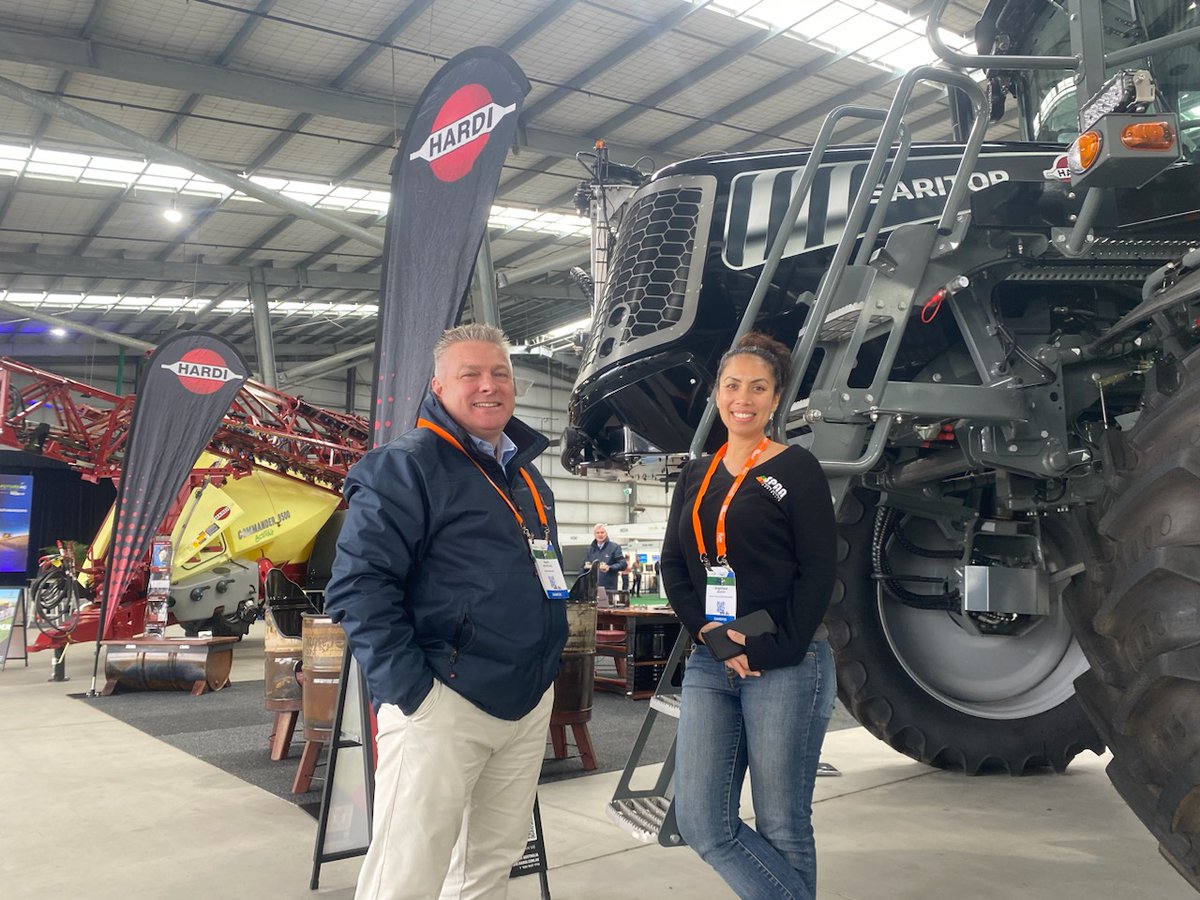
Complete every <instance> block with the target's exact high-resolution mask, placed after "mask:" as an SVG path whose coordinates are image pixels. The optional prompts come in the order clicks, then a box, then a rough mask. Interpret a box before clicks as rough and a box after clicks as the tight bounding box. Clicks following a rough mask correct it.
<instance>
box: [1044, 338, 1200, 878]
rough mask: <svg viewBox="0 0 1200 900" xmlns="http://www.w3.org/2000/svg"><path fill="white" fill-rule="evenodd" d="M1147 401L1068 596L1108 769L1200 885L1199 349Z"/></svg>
mask: <svg viewBox="0 0 1200 900" xmlns="http://www.w3.org/2000/svg"><path fill="white" fill-rule="evenodd" d="M1144 399H1145V402H1144V405H1143V408H1142V414H1141V416H1140V417H1139V418H1138V420H1137V422H1136V424H1135V425H1134V427H1133V429H1132V430H1131V431H1130V432H1128V433H1126V434H1121V433H1119V432H1118V433H1115V434H1113V435H1112V437H1111V438H1110V440H1109V451H1110V452H1109V470H1108V478H1107V481H1108V492H1107V495H1106V497H1105V498H1104V501H1103V503H1102V504H1101V508H1100V513H1099V517H1098V526H1097V527H1098V531H1099V542H1098V545H1097V547H1096V553H1097V556H1098V557H1099V558H1100V561H1099V563H1098V564H1096V565H1089V567H1088V578H1087V579H1077V580H1076V581H1077V584H1075V585H1073V586H1072V588H1071V590H1069V591H1068V593H1067V601H1068V603H1069V604H1071V607H1072V612H1073V613H1074V615H1075V618H1076V621H1077V623H1078V627H1079V629H1080V634H1079V637H1080V641H1081V642H1082V643H1083V646H1084V648H1085V650H1086V651H1087V653H1088V655H1089V656H1090V657H1091V661H1092V671H1091V672H1090V673H1088V674H1087V675H1086V676H1084V677H1083V678H1081V679H1080V681H1079V692H1080V697H1081V698H1082V700H1083V702H1084V705H1085V706H1086V708H1087V710H1088V712H1089V713H1090V714H1091V715H1092V718H1093V720H1094V721H1095V722H1096V725H1097V727H1099V729H1100V733H1101V734H1102V735H1103V736H1104V740H1105V743H1107V744H1108V745H1109V747H1110V748H1111V749H1112V751H1113V762H1112V763H1111V764H1110V765H1109V767H1108V773H1109V777H1110V778H1111V779H1112V781H1113V784H1114V785H1115V786H1116V788H1117V790H1118V791H1119V792H1120V793H1121V796H1122V797H1123V798H1124V799H1125V802H1126V803H1128V804H1129V806H1130V808H1131V809H1132V810H1133V811H1134V812H1135V813H1137V815H1138V817H1139V818H1140V819H1141V820H1142V822H1143V823H1144V824H1145V825H1146V826H1147V827H1148V828H1149V829H1150V831H1151V832H1153V834H1154V835H1155V837H1156V838H1158V840H1159V843H1160V845H1161V849H1162V853H1163V855H1164V856H1165V857H1166V858H1167V859H1168V860H1170V861H1171V863H1172V864H1173V865H1174V866H1175V867H1176V868H1177V869H1178V870H1179V871H1180V873H1181V874H1183V875H1184V877H1185V878H1187V879H1188V880H1189V881H1190V882H1191V883H1192V885H1193V886H1194V887H1196V888H1197V889H1200V351H1196V352H1193V353H1192V354H1191V355H1190V356H1189V357H1188V359H1187V360H1186V362H1185V363H1183V364H1176V365H1170V364H1167V363H1162V364H1160V365H1159V366H1158V367H1157V368H1156V369H1155V370H1154V371H1153V372H1152V373H1151V374H1150V378H1149V380H1148V384H1147V388H1146V395H1145V398H1144ZM1079 582H1082V583H1079Z"/></svg>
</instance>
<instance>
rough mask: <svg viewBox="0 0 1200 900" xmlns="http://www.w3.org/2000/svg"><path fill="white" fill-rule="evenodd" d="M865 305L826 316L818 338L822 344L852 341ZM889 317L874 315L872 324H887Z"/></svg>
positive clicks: (855, 304) (802, 331)
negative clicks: (855, 327)
mask: <svg viewBox="0 0 1200 900" xmlns="http://www.w3.org/2000/svg"><path fill="white" fill-rule="evenodd" d="M863 306H864V304H863V303H862V302H861V301H859V302H858V303H850V304H847V305H846V306H842V307H840V308H838V309H833V310H830V311H829V314H828V315H827V316H825V321H824V322H822V323H821V333H820V337H819V338H818V339H819V340H820V341H821V342H822V343H840V342H842V341H848V340H850V335H851V334H852V333H853V332H854V326H855V325H857V324H858V318H859V316H860V315H861V314H862V311H863ZM887 319H888V317H887V316H881V315H873V316H871V324H872V325H878V324H880V323H881V322H886V321H887ZM804 331H805V329H803V328H802V329H801V330H800V334H801V335H803V334H804Z"/></svg>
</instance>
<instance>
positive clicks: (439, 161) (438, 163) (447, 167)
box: [408, 84, 517, 182]
mask: <svg viewBox="0 0 1200 900" xmlns="http://www.w3.org/2000/svg"><path fill="white" fill-rule="evenodd" d="M516 109H517V104H515V103H513V104H512V105H511V106H501V105H500V104H498V103H496V102H494V101H493V100H492V95H491V94H490V93H488V90H487V88H485V87H484V86H483V85H481V84H465V85H463V86H462V87H460V88H459V89H458V90H457V91H455V92H454V93H453V94H451V95H450V96H449V97H448V98H446V102H445V103H444V104H442V108H441V109H440V110H438V114H437V116H436V117H435V118H434V120H433V128H432V129H430V134H429V137H427V138H426V139H425V143H423V144H422V145H421V146H420V148H418V149H417V150H416V151H415V152H413V153H410V154H409V157H408V158H409V159H410V160H411V159H424V160H428V162H429V167H430V168H431V169H432V170H433V174H434V175H436V176H437V177H438V178H439V179H441V180H442V181H447V182H449V181H458V179H460V178H462V177H463V176H464V175H466V174H467V173H468V172H470V171H471V167H472V166H474V165H475V160H477V159H478V158H479V154H480V153H482V152H483V148H484V147H486V146H487V142H488V135H489V134H491V133H492V131H493V130H494V129H495V128H496V126H497V125H499V124H500V120H501V119H503V118H504V117H505V116H507V115H508V114H509V113H512V112H516Z"/></svg>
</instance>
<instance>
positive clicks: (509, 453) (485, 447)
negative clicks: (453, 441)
mask: <svg viewBox="0 0 1200 900" xmlns="http://www.w3.org/2000/svg"><path fill="white" fill-rule="evenodd" d="M467 437H469V438H470V439H471V443H473V444H474V445H475V449H476V450H478V451H479V452H480V453H482V454H483V455H484V456H488V457H491V458H492V459H496V449H497V448H496V447H495V446H493V444H492V442H491V441H485V440H484V439H483V438H481V437H475V435H473V434H471V433H470V432H467ZM499 450H500V459H499V462H500V465H501V467H503V466H507V465H508V461H509V460H510V459H512V458H513V457H514V456H516V455H517V445H516V444H514V443H513V440H512V438H510V437H509V436H508V435H507V434H505V433H504V432H503V431H502V432H500V447H499Z"/></svg>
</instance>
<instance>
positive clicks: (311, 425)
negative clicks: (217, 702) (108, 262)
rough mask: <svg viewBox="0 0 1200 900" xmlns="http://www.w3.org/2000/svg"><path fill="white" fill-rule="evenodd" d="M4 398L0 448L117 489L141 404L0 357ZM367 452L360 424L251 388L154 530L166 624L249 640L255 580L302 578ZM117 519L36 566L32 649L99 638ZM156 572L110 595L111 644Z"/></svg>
mask: <svg viewBox="0 0 1200 900" xmlns="http://www.w3.org/2000/svg"><path fill="white" fill-rule="evenodd" d="M0 396H2V397H3V398H4V403H5V406H4V415H3V419H2V420H0V444H2V445H5V446H8V447H12V448H15V449H20V450H24V451H26V452H29V453H35V454H39V455H42V456H45V457H48V458H52V459H56V460H59V461H61V462H64V463H66V464H68V465H69V466H71V467H72V468H73V469H75V470H76V471H77V472H79V473H80V475H81V476H82V477H83V478H84V479H85V480H88V481H92V482H100V481H102V480H104V479H110V480H111V481H112V482H113V483H114V484H115V483H117V482H118V481H119V479H120V477H121V470H122V462H123V457H124V451H125V445H126V440H127V436H128V432H129V427H130V421H131V416H132V412H133V408H134V404H135V403H136V398H135V397H134V396H132V395H127V396H118V395H116V394H112V393H110V392H108V391H104V390H101V389H99V388H95V387H92V386H90V385H87V384H84V383H82V382H78V381H73V380H72V379H69V378H64V377H62V376H59V375H55V374H53V373H50V372H46V371H42V370H40V369H35V368H33V367H31V366H28V365H25V364H23V363H20V362H18V361H16V360H13V359H9V358H0ZM368 447H369V431H368V427H367V422H366V420H365V419H363V418H361V417H359V416H355V415H351V414H347V413H339V412H333V411H330V410H327V409H321V408H319V407H316V406H313V405H312V404H309V403H307V402H305V401H304V400H303V399H302V398H300V397H294V396H291V395H289V394H285V393H282V392H280V391H277V390H275V389H273V388H270V387H267V386H266V385H262V384H258V383H255V382H247V383H246V385H245V386H244V387H243V388H242V390H241V391H240V392H239V393H238V395H237V398H236V399H235V400H234V402H233V404H232V405H231V407H230V409H229V411H228V412H227V413H226V415H225V417H224V419H223V420H222V421H221V423H220V425H219V426H218V428H217V431H216V433H215V434H214V435H213V437H212V440H211V441H210V442H209V444H208V447H207V448H206V450H205V452H204V453H203V454H202V455H201V456H200V458H199V459H198V460H197V461H196V464H195V465H194V467H193V468H192V470H191V473H190V474H189V476H188V478H187V480H186V482H185V483H184V484H183V485H182V486H181V487H180V489H179V493H178V495H177V496H176V498H175V501H174V503H173V504H172V506H171V508H170V510H169V511H168V513H167V515H166V517H165V519H164V521H163V522H162V523H161V525H160V527H159V529H158V531H159V533H160V534H169V535H170V536H171V538H172V546H173V547H174V558H173V561H172V567H171V592H170V599H169V601H168V604H169V614H170V621H172V622H178V623H179V624H181V625H182V626H183V627H184V630H185V631H186V632H187V633H189V634H196V633H197V632H199V631H211V632H212V633H213V634H214V635H243V634H245V633H246V631H247V629H248V628H249V627H250V623H251V622H253V621H254V619H255V618H256V617H257V615H258V611H259V608H260V604H261V600H260V598H261V596H262V591H261V576H260V571H264V572H265V571H266V569H267V568H270V567H272V566H277V567H280V568H282V569H284V571H285V572H287V573H289V574H290V575H291V576H292V577H293V578H296V579H298V580H300V581H303V579H304V577H305V572H306V568H307V563H308V562H309V559H310V557H311V556H312V555H313V553H314V545H316V546H318V547H323V546H324V545H323V543H322V542H321V541H320V540H319V539H318V538H319V534H320V532H321V530H322V528H323V527H324V526H325V525H326V523H327V522H329V520H330V518H331V517H332V516H333V514H334V512H335V511H336V509H337V508H338V506H339V504H340V503H341V487H342V482H343V480H344V478H345V476H346V472H347V471H348V470H349V468H350V466H351V465H353V464H354V463H355V462H356V461H357V460H358V459H359V458H360V457H361V456H362V455H363V453H365V452H366V450H367V449H368ZM114 512H115V507H114V509H112V510H110V511H109V514H108V516H107V518H106V519H105V520H104V522H103V524H102V525H101V526H100V528H99V530H98V531H97V533H96V535H95V536H94V537H93V538H92V540H91V542H90V544H88V545H87V546H86V547H84V546H82V545H81V544H76V543H75V542H69V541H60V542H58V544H57V547H56V548H53V549H49V550H47V552H46V553H45V555H44V556H43V557H42V559H41V560H40V563H39V567H38V572H37V576H36V578H35V579H34V580H33V583H32V585H31V591H30V599H31V601H32V606H31V609H32V620H33V622H34V623H35V624H36V625H37V627H38V629H39V632H40V634H39V635H38V636H37V639H36V640H35V641H34V642H33V643H32V644H31V645H30V648H29V649H30V650H31V651H32V650H45V649H51V648H55V649H57V648H61V647H63V646H65V645H67V644H69V643H79V642H86V641H94V640H95V639H96V636H97V631H98V621H99V607H100V597H101V589H102V586H103V584H104V574H105V558H106V556H107V553H108V549H109V542H110V537H111V531H112V523H113V516H114ZM333 530H334V529H331V531H333ZM328 551H329V553H330V554H331V553H332V546H330V547H329V548H328ZM320 553H321V551H320V550H318V554H320ZM148 573H149V559H148V558H147V559H146V560H145V561H144V562H143V563H142V564H141V566H140V567H139V569H138V571H137V572H136V574H135V575H134V577H133V578H131V579H129V582H128V584H127V585H126V586H125V588H124V590H123V591H122V593H121V596H120V597H119V598H114V601H115V602H116V604H117V608H116V615H115V616H114V617H113V619H112V620H111V625H110V627H109V631H108V633H107V635H106V637H109V638H122V637H129V636H132V635H134V634H137V633H140V632H141V631H142V630H143V624H144V620H145V608H146V582H147V578H148Z"/></svg>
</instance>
